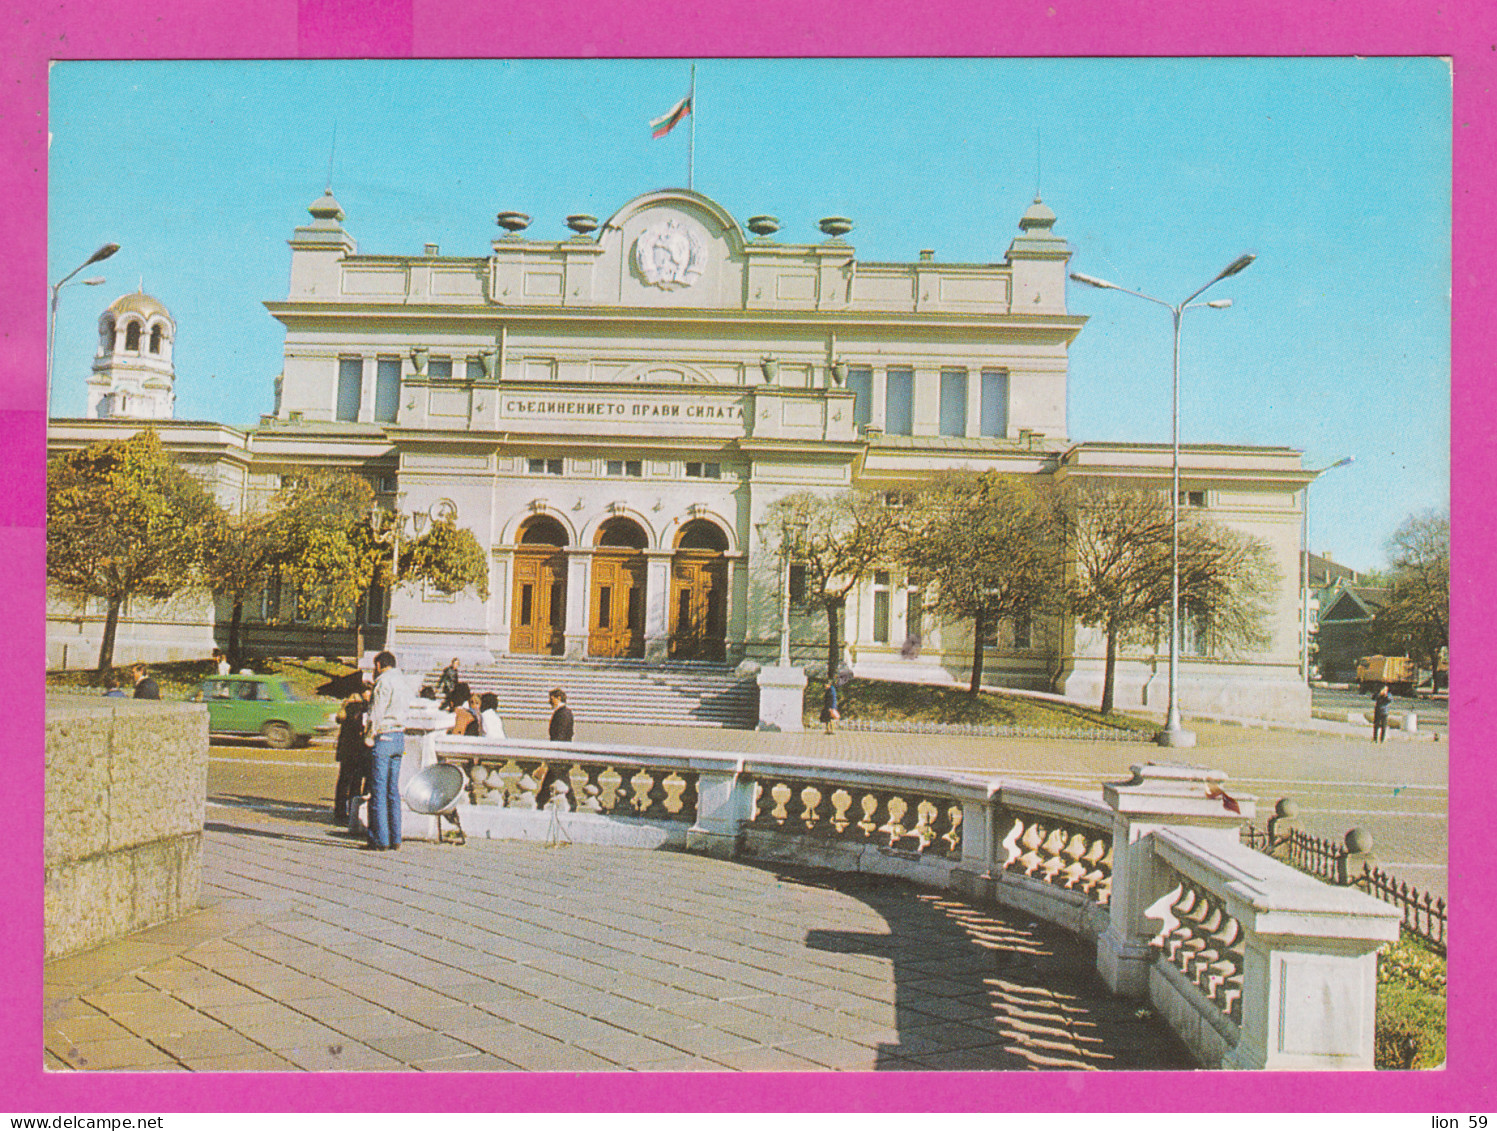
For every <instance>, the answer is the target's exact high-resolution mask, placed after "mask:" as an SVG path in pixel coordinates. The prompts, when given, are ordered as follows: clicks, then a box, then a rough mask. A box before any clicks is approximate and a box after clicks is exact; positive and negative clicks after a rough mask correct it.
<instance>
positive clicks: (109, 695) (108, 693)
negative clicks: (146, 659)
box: [104, 664, 161, 699]
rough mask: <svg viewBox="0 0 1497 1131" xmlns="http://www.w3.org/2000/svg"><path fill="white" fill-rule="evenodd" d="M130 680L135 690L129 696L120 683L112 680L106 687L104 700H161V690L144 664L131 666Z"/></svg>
mask: <svg viewBox="0 0 1497 1131" xmlns="http://www.w3.org/2000/svg"><path fill="white" fill-rule="evenodd" d="M130 680H131V682H132V683H134V685H135V690H134V691H133V692H132V693H131V694H129V695H128V696H127V695H126V694H125V690H124V688H122V687H121V686H120V681H119V680H117V679H110V680H109V682H108V683H107V684H105V685H104V698H106V699H127V698H128V699H160V698H161V688H159V687H158V686H156V681H155V680H154V679H152V678H151V673H150V672H149V671H148V670H147V668H146V666H145V665H144V664H132V665H131V666H130Z"/></svg>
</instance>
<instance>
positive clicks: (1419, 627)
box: [1372, 511, 1450, 673]
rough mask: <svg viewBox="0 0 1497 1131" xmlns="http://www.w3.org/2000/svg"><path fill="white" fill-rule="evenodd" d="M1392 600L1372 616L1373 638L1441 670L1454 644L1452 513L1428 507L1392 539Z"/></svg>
mask: <svg viewBox="0 0 1497 1131" xmlns="http://www.w3.org/2000/svg"><path fill="white" fill-rule="evenodd" d="M1387 551H1388V564H1389V566H1390V571H1389V572H1390V576H1389V579H1388V584H1389V589H1390V590H1391V592H1390V594H1389V600H1388V604H1387V605H1386V606H1384V607H1383V608H1382V609H1380V610H1379V611H1378V613H1377V616H1376V618H1375V619H1374V620H1373V625H1372V628H1373V637H1374V639H1375V640H1376V641H1377V643H1378V646H1379V647H1380V648H1382V649H1383V650H1385V651H1387V652H1390V653H1406V654H1408V655H1410V656H1412V657H1414V658H1415V659H1416V660H1418V661H1420V663H1421V666H1423V664H1424V662H1426V661H1427V663H1428V666H1429V670H1430V671H1431V672H1432V673H1433V672H1437V671H1439V665H1440V653H1441V651H1442V650H1444V649H1446V648H1448V647H1449V645H1450V516H1449V515H1448V514H1446V513H1443V512H1438V511H1425V512H1424V513H1422V514H1417V515H1414V516H1412V517H1411V518H1409V519H1408V520H1407V521H1406V522H1404V524H1403V525H1402V526H1400V527H1399V528H1398V529H1397V530H1396V531H1395V532H1394V534H1393V537H1392V538H1390V539H1389V540H1388V546H1387Z"/></svg>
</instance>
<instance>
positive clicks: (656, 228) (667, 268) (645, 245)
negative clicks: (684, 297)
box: [634, 217, 707, 291]
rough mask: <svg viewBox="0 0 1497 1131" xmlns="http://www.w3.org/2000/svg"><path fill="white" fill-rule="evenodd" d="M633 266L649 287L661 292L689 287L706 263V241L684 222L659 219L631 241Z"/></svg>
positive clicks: (675, 218) (700, 274)
mask: <svg viewBox="0 0 1497 1131" xmlns="http://www.w3.org/2000/svg"><path fill="white" fill-rule="evenodd" d="M634 266H635V267H636V268H637V269H638V270H639V273H640V275H641V277H643V279H644V281H645V282H646V283H648V284H649V285H650V286H652V287H659V288H660V289H661V290H663V291H674V290H679V289H680V288H682V287H689V286H691V285H692V284H693V283H695V282H696V281H697V280H698V279H700V278H701V277H702V271H703V269H704V268H705V267H706V266H707V244H706V241H705V240H704V239H702V237H701V235H700V234H699V233H698V232H697V231H696V230H695V229H694V227H693V226H692V225H689V224H688V223H686V221H684V220H682V219H679V218H677V217H672V218H671V219H669V220H661V221H660V222H659V223H656V224H651V225H650V226H649V227H648V228H646V229H645V230H644V231H643V232H641V233H640V235H639V238H638V239H637V240H635V241H634Z"/></svg>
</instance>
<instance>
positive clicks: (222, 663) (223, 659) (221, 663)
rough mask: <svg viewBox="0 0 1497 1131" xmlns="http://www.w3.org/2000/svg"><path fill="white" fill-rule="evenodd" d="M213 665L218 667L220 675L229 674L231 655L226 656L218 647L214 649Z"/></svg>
mask: <svg viewBox="0 0 1497 1131" xmlns="http://www.w3.org/2000/svg"><path fill="white" fill-rule="evenodd" d="M213 666H214V667H216V668H217V669H218V674H219V675H228V674H229V671H230V668H229V657H227V656H225V655H224V654H223V653H222V652H221V651H219V650H218V649H217V648H215V649H213Z"/></svg>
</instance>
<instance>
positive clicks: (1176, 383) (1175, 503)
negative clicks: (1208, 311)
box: [1071, 254, 1257, 747]
mask: <svg viewBox="0 0 1497 1131" xmlns="http://www.w3.org/2000/svg"><path fill="white" fill-rule="evenodd" d="M1256 258H1257V256H1256V255H1251V254H1249V255H1239V256H1238V257H1237V258H1236V259H1234V260H1232V262H1231V263H1229V264H1227V266H1226V267H1224V268H1223V269H1222V270H1221V271H1219V272H1217V274H1216V276H1215V277H1214V278H1212V279H1211V280H1210V282H1208V283H1206V284H1205V286H1201V287H1197V288H1196V289H1195V290H1194V291H1192V292H1191V293H1190V294H1189V295H1187V296H1186V297H1185V298H1184V299H1183V300H1182V301H1181V302H1179V303H1168V302H1165V301H1164V299H1162V298H1155V297H1154V296H1153V295H1146V294H1144V293H1143V292H1142V291H1135V290H1130V289H1129V288H1127V287H1120V286H1118V285H1117V284H1116V283H1109V282H1107V281H1106V280H1105V279H1098V278H1095V277H1093V276H1091V275H1082V274H1080V273H1079V272H1075V271H1073V272H1071V278H1072V279H1074V280H1076V282H1078V283H1084V284H1085V285H1086V286H1088V287H1097V288H1099V289H1101V290H1104V291H1122V292H1123V293H1124V294H1129V295H1133V296H1134V297H1135V298H1141V299H1144V300H1146V301H1148V302H1152V303H1157V304H1158V305H1160V306H1162V307H1164V308H1165V309H1166V310H1168V311H1169V312H1170V316H1171V318H1172V319H1173V320H1174V330H1175V335H1174V336H1175V344H1174V360H1173V364H1172V366H1171V391H1170V396H1171V408H1170V453H1171V458H1170V468H1171V472H1170V690H1169V710H1168V711H1167V713H1166V715H1165V721H1164V730H1162V731H1160V732H1159V734H1157V735H1156V736H1155V738H1154V740H1155V741H1156V742H1157V743H1159V745H1161V746H1176V747H1184V746H1194V745H1195V744H1196V736H1195V735H1194V734H1193V733H1192V732H1190V731H1188V730H1185V729H1184V728H1183V727H1181V725H1180V705H1179V701H1178V699H1177V698H1176V685H1177V682H1178V676H1179V666H1180V320H1181V318H1182V317H1183V316H1184V314H1185V311H1186V309H1187V308H1188V307H1189V306H1190V305H1191V299H1194V298H1198V297H1199V296H1200V295H1201V294H1202V293H1204V292H1205V291H1206V290H1208V289H1209V288H1211V287H1213V286H1215V285H1216V284H1217V283H1219V282H1221V281H1222V280H1223V279H1226V278H1229V277H1231V276H1233V275H1235V274H1237V273H1238V272H1239V271H1242V270H1243V269H1245V268H1246V267H1247V266H1248V265H1249V264H1250V263H1252V262H1253V260H1254V259H1256ZM1195 305H1197V306H1211V307H1216V308H1218V309H1220V308H1223V307H1227V306H1231V305H1232V300H1231V299H1217V300H1215V301H1212V302H1206V303H1197V304H1195Z"/></svg>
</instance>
